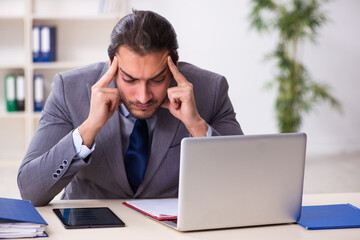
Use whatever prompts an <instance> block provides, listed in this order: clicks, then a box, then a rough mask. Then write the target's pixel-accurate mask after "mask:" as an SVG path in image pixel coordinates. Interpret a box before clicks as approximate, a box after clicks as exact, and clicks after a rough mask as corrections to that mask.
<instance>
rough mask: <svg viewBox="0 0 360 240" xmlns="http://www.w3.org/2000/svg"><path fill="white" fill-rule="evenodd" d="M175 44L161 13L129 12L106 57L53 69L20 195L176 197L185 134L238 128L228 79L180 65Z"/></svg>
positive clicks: (35, 198) (35, 199) (41, 199)
mask: <svg viewBox="0 0 360 240" xmlns="http://www.w3.org/2000/svg"><path fill="white" fill-rule="evenodd" d="M177 48H178V44H177V40H176V33H175V31H174V29H173V27H172V26H171V24H170V23H169V22H168V21H167V20H166V19H165V18H163V17H161V16H160V15H158V14H156V13H153V12H150V11H133V13H132V14H129V15H127V16H126V17H124V18H123V19H121V20H120V21H119V23H118V24H117V25H116V26H115V27H114V30H113V32H112V35H111V44H110V46H109V49H108V53H109V59H110V61H109V63H108V64H107V63H96V64H93V65H90V66H86V67H84V68H80V69H76V70H72V71H67V72H63V73H60V74H57V75H56V76H55V79H54V83H53V87H52V92H51V94H50V96H49V98H48V99H47V102H46V105H45V107H44V111H43V113H42V117H41V119H40V121H39V124H38V128H37V130H36V132H35V135H34V137H33V139H32V141H31V143H30V146H29V148H28V151H27V153H26V155H25V158H24V160H23V162H22V164H21V166H20V169H19V172H18V185H19V189H20V193H21V196H22V197H23V198H24V199H29V200H31V201H32V203H33V204H34V205H36V206H39V205H45V204H47V203H49V202H50V201H51V200H52V199H53V198H54V196H56V195H57V194H58V193H59V192H60V191H61V190H62V189H64V188H65V191H64V194H63V196H62V198H63V199H81V198H122V199H124V198H162V197H177V194H178V181H179V160H180V142H181V140H182V139H183V138H184V137H190V136H192V137H205V136H216V135H230V134H242V131H241V128H240V126H239V124H238V122H237V121H236V119H235V113H234V110H233V107H232V105H231V102H230V99H229V97H228V94H227V90H228V85H227V82H226V80H225V78H224V77H223V76H220V75H218V74H215V73H211V72H209V71H206V70H203V69H200V68H197V67H195V66H193V65H191V64H188V63H178V54H177ZM177 65H178V66H177ZM219 161H221V159H219ZM204 167H205V166H204Z"/></svg>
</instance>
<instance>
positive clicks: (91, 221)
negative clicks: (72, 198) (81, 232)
mask: <svg viewBox="0 0 360 240" xmlns="http://www.w3.org/2000/svg"><path fill="white" fill-rule="evenodd" d="M53 211H54V213H55V214H56V215H57V216H58V217H59V218H60V220H61V222H62V223H63V224H64V227H65V228H69V229H72V228H105V227H124V226H125V224H124V222H123V221H121V219H120V218H118V216H116V215H115V214H114V213H113V212H112V211H111V210H110V209H109V208H107V207H100V208H61V209H53Z"/></svg>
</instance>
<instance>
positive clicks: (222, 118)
mask: <svg viewBox="0 0 360 240" xmlns="http://www.w3.org/2000/svg"><path fill="white" fill-rule="evenodd" d="M215 89H216V90H215V96H214V98H213V103H212V106H213V109H212V114H211V119H210V121H209V122H208V124H209V125H210V127H211V128H212V135H213V136H221V135H243V131H242V130H241V127H240V124H239V123H238V121H237V120H236V114H235V112H234V108H233V106H232V103H231V101H230V98H229V95H228V90H229V85H228V83H227V81H226V79H225V77H223V76H221V77H220V78H219V81H218V82H217V87H216V88H215Z"/></svg>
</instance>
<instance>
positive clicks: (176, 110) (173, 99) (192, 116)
mask: <svg viewBox="0 0 360 240" xmlns="http://www.w3.org/2000/svg"><path fill="white" fill-rule="evenodd" d="M167 60H168V66H169V69H170V71H171V72H172V74H173V76H174V79H175V81H176V82H177V85H178V86H176V87H172V88H169V89H168V98H169V100H166V101H165V102H164V103H163V104H162V107H164V108H167V109H169V111H170V113H171V114H172V115H174V116H175V117H176V118H178V119H179V120H180V121H182V122H183V123H184V124H185V127H186V128H187V129H188V130H189V132H190V134H191V135H192V136H193V137H205V136H206V133H207V131H208V125H207V124H206V122H205V120H204V119H202V118H201V117H200V115H199V113H198V111H197V108H196V104H195V98H194V92H193V85H192V84H191V83H190V82H188V81H187V80H186V79H185V77H184V76H183V75H182V74H181V73H180V72H179V70H178V68H177V67H176V66H175V64H174V63H173V61H172V59H171V57H170V56H169V57H168V59H167Z"/></svg>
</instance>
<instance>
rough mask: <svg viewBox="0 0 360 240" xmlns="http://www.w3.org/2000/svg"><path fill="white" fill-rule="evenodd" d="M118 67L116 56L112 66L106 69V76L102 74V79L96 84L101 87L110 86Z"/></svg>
mask: <svg viewBox="0 0 360 240" xmlns="http://www.w3.org/2000/svg"><path fill="white" fill-rule="evenodd" d="M117 69H118V62H117V58H116V56H115V57H114V60H113V61H112V63H111V66H110V68H109V69H108V70H107V71H106V73H105V74H104V76H102V77H101V78H100V80H99V81H98V82H97V83H96V85H97V86H99V87H103V88H105V87H107V86H109V84H110V82H111V80H112V79H113V78H114V76H115V73H116V71H117Z"/></svg>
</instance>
